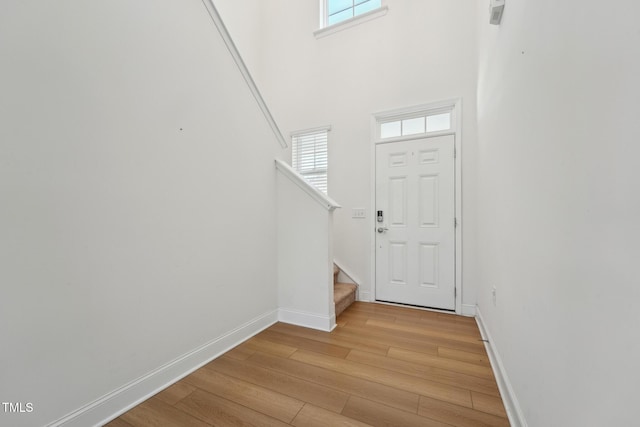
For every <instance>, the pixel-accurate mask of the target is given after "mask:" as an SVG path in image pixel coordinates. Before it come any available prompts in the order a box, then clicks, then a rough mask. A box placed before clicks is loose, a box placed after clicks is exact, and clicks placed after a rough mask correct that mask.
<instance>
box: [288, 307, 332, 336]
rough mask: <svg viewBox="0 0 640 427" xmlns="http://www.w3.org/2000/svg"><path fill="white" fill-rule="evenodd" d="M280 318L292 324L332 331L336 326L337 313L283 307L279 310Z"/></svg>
mask: <svg viewBox="0 0 640 427" xmlns="http://www.w3.org/2000/svg"><path fill="white" fill-rule="evenodd" d="M278 320H279V321H280V322H284V323H291V324H292V325H297V326H304V327H305V328H311V329H318V330H320V331H325V332H331V331H332V330H333V328H335V327H336V315H335V314H332V315H331V316H323V315H321V314H316V313H308V312H305V311H299V310H292V309H288V308H281V309H279V310H278Z"/></svg>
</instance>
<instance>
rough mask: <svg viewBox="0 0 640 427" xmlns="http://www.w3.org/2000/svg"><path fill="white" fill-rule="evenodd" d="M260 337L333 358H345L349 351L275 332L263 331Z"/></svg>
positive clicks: (337, 346) (332, 345) (340, 347)
mask: <svg viewBox="0 0 640 427" xmlns="http://www.w3.org/2000/svg"><path fill="white" fill-rule="evenodd" d="M260 337H262V338H264V339H265V340H267V341H273V342H276V343H279V344H285V345H289V346H291V347H296V348H301V349H303V350H309V351H315V352H316V353H322V354H327V355H329V356H333V357H341V358H343V359H344V358H345V357H347V354H349V351H350V349H349V348H347V347H342V346H339V345H334V344H327V343H325V342H322V341H316V340H312V339H308V338H302V337H295V336H291V335H287V334H283V333H280V332H276V331H269V330H267V331H264V332H263V333H261V334H260Z"/></svg>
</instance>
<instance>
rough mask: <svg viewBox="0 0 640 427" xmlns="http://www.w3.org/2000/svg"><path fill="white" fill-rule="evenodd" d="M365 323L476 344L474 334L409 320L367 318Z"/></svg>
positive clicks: (476, 339)
mask: <svg viewBox="0 0 640 427" xmlns="http://www.w3.org/2000/svg"><path fill="white" fill-rule="evenodd" d="M367 325H371V326H377V327H380V328H385V329H391V330H396V331H403V332H411V333H414V334H418V335H421V336H425V337H433V338H444V339H447V340H451V341H460V342H466V343H471V344H478V338H477V337H475V336H470V335H469V336H467V335H461V334H457V333H454V332H450V331H440V330H436V329H434V328H424V327H421V326H420V325H416V324H411V323H409V322H403V323H398V322H388V321H386V320H377V319H369V320H367Z"/></svg>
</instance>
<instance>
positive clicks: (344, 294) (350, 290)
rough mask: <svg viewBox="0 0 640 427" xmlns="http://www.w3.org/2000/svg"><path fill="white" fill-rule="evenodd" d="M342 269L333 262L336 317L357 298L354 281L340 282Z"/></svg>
mask: <svg viewBox="0 0 640 427" xmlns="http://www.w3.org/2000/svg"><path fill="white" fill-rule="evenodd" d="M338 274H340V269H339V268H338V266H337V265H335V264H333V304H334V306H335V310H336V318H337V317H338V316H339V315H340V313H342V312H343V311H345V310H346V309H347V307H349V306H350V305H351V304H353V303H354V302H355V300H356V289H357V288H358V287H357V286H356V285H354V284H353V283H340V282H338Z"/></svg>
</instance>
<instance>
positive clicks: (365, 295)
mask: <svg viewBox="0 0 640 427" xmlns="http://www.w3.org/2000/svg"><path fill="white" fill-rule="evenodd" d="M358 301H364V302H371V292H370V291H361V290H360V288H358Z"/></svg>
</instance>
